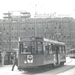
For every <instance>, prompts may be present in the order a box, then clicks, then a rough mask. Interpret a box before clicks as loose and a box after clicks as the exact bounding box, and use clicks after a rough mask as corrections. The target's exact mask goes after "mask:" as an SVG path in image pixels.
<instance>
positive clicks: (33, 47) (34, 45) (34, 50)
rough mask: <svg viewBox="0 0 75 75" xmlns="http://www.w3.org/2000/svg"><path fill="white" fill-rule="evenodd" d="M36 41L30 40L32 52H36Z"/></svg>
mask: <svg viewBox="0 0 75 75" xmlns="http://www.w3.org/2000/svg"><path fill="white" fill-rule="evenodd" d="M35 48H36V42H32V53H34V54H35V53H36V49H35Z"/></svg>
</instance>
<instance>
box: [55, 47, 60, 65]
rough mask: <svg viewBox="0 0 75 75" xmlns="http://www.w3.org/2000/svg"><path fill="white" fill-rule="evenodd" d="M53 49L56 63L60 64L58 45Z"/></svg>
mask: <svg viewBox="0 0 75 75" xmlns="http://www.w3.org/2000/svg"><path fill="white" fill-rule="evenodd" d="M55 51H56V60H57V62H56V65H59V64H60V54H59V46H56V48H55Z"/></svg>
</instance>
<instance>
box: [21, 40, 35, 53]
mask: <svg viewBox="0 0 75 75" xmlns="http://www.w3.org/2000/svg"><path fill="white" fill-rule="evenodd" d="M31 53H36V49H35V42H31V41H28V42H23V44H22V48H21V54H31Z"/></svg>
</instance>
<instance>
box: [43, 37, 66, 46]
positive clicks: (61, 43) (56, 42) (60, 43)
mask: <svg viewBox="0 0 75 75" xmlns="http://www.w3.org/2000/svg"><path fill="white" fill-rule="evenodd" d="M43 40H44V41H46V42H50V43H53V44H58V45H65V43H63V42H58V41H56V40H50V39H46V38H44V39H43Z"/></svg>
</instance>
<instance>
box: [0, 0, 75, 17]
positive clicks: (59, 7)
mask: <svg viewBox="0 0 75 75" xmlns="http://www.w3.org/2000/svg"><path fill="white" fill-rule="evenodd" d="M18 10H25V11H29V12H30V13H31V15H32V16H33V15H34V13H35V12H37V13H53V12H56V14H71V16H73V17H75V0H0V18H1V17H2V16H3V13H4V12H8V11H18Z"/></svg>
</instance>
